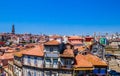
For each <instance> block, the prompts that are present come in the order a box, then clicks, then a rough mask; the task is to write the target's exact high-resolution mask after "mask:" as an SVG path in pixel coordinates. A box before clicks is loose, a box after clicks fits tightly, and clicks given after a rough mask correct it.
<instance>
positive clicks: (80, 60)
mask: <svg viewBox="0 0 120 76" xmlns="http://www.w3.org/2000/svg"><path fill="white" fill-rule="evenodd" d="M75 59H76V65H74V67H93V65H92V63H91V62H89V61H87V60H86V59H85V57H84V56H83V55H81V54H79V55H77V56H76V57H75Z"/></svg>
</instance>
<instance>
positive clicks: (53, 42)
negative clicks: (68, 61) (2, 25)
mask: <svg viewBox="0 0 120 76" xmlns="http://www.w3.org/2000/svg"><path fill="white" fill-rule="evenodd" d="M59 44H60V43H59V42H58V41H56V40H51V41H48V42H46V43H45V45H59Z"/></svg>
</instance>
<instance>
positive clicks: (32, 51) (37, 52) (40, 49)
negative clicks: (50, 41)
mask: <svg viewBox="0 0 120 76" xmlns="http://www.w3.org/2000/svg"><path fill="white" fill-rule="evenodd" d="M23 54H24V55H31V56H43V55H44V52H43V46H42V45H40V46H39V45H37V46H35V48H32V49H30V50H29V51H26V52H24V53H23Z"/></svg>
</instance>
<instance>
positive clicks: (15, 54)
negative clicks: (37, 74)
mask: <svg viewBox="0 0 120 76" xmlns="http://www.w3.org/2000/svg"><path fill="white" fill-rule="evenodd" d="M26 51H27V49H26V50H21V51H19V52H15V53H14V56H17V57H22V55H23V53H24V52H26Z"/></svg>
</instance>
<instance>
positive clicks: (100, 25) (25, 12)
mask: <svg viewBox="0 0 120 76" xmlns="http://www.w3.org/2000/svg"><path fill="white" fill-rule="evenodd" d="M12 24H14V25H15V28H16V32H17V33H36V34H40V33H45V34H87V33H93V32H120V30H119V28H120V0H1V1H0V32H10V31H11V26H12Z"/></svg>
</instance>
